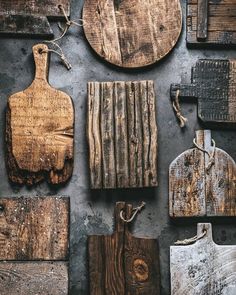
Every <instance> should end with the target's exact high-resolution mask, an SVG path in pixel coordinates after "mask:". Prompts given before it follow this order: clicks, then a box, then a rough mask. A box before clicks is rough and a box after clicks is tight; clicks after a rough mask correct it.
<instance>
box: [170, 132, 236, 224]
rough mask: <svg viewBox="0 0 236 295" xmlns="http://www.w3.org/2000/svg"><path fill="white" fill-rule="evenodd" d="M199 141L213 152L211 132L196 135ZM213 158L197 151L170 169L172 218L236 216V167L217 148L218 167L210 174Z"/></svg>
mask: <svg viewBox="0 0 236 295" xmlns="http://www.w3.org/2000/svg"><path fill="white" fill-rule="evenodd" d="M196 142H197V144H198V145H199V146H200V147H203V148H204V149H205V150H207V151H208V152H209V153H210V154H212V152H213V147H212V143H211V132H210V131H209V130H199V131H197V132H196ZM208 164H209V156H208V155H207V154H206V153H204V152H202V151H200V150H199V149H198V148H193V149H190V150H187V151H185V152H184V153H182V154H181V155H180V156H178V157H177V158H176V159H175V160H174V161H173V162H172V163H171V164H170V167H169V213H170V216H171V217H174V218H175V217H193V216H194V217H200V216H236V164H235V162H234V160H233V159H232V158H231V157H230V156H229V155H228V154H227V153H226V152H224V151H223V150H221V149H219V148H216V149H215V164H214V165H213V166H212V167H211V169H210V170H209V171H207V166H208Z"/></svg>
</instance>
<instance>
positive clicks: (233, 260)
mask: <svg viewBox="0 0 236 295" xmlns="http://www.w3.org/2000/svg"><path fill="white" fill-rule="evenodd" d="M205 230H206V235H205V237H203V238H202V239H200V240H198V241H196V242H195V243H194V244H192V245H185V246H171V247H170V272H171V295H203V294H204V295H205V294H207V295H218V294H222V295H234V294H236V246H234V245H226V246H225V245H224V246H223V245H217V244H215V243H214V241H213V239H212V227H211V224H209V223H200V224H198V229H197V231H198V236H201V235H202V234H203V231H205Z"/></svg>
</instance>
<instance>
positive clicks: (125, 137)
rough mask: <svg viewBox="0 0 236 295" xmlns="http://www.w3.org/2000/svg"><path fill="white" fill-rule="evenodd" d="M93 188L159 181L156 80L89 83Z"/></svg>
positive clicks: (143, 185) (90, 156)
mask: <svg viewBox="0 0 236 295" xmlns="http://www.w3.org/2000/svg"><path fill="white" fill-rule="evenodd" d="M87 120H88V124H87V133H88V143H89V165H90V180H91V188H93V189H101V188H124V187H154V186H157V123H156V101H155V94H154V86H153V81H139V82H102V83H99V82H90V83H88V119H87Z"/></svg>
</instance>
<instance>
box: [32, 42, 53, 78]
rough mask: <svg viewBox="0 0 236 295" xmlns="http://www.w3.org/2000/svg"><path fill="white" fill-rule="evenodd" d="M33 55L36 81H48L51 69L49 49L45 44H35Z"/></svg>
mask: <svg viewBox="0 0 236 295" xmlns="http://www.w3.org/2000/svg"><path fill="white" fill-rule="evenodd" d="M33 55H34V61H35V81H41V82H42V81H43V82H47V81H48V69H49V51H48V47H47V45H45V44H37V45H35V46H33Z"/></svg>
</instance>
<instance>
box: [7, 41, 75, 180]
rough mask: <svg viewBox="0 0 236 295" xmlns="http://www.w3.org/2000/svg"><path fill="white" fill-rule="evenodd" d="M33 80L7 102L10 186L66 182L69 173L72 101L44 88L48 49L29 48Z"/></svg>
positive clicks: (49, 88) (51, 89)
mask: <svg viewBox="0 0 236 295" xmlns="http://www.w3.org/2000/svg"><path fill="white" fill-rule="evenodd" d="M33 54H34V60H35V65H36V73H35V79H34V81H33V82H32V84H31V85H30V86H29V88H27V89H26V90H24V91H22V92H19V93H16V94H13V95H12V96H11V97H10V98H9V99H8V105H7V117H6V145H7V159H6V164H7V168H8V175H9V178H10V180H11V181H12V182H16V183H20V184H28V185H32V184H34V183H37V182H40V181H42V180H44V179H46V180H47V181H48V182H49V183H52V184H58V183H63V182H66V181H67V180H68V179H69V178H70V177H71V175H72V171H73V154H74V151H73V146H74V107H73V102H72V99H71V98H70V97H69V96H68V95H67V94H66V93H64V92H62V91H59V90H57V89H54V88H52V86H50V85H49V84H48V67H49V62H48V47H47V46H46V45H45V44H38V45H35V46H34V47H33Z"/></svg>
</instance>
